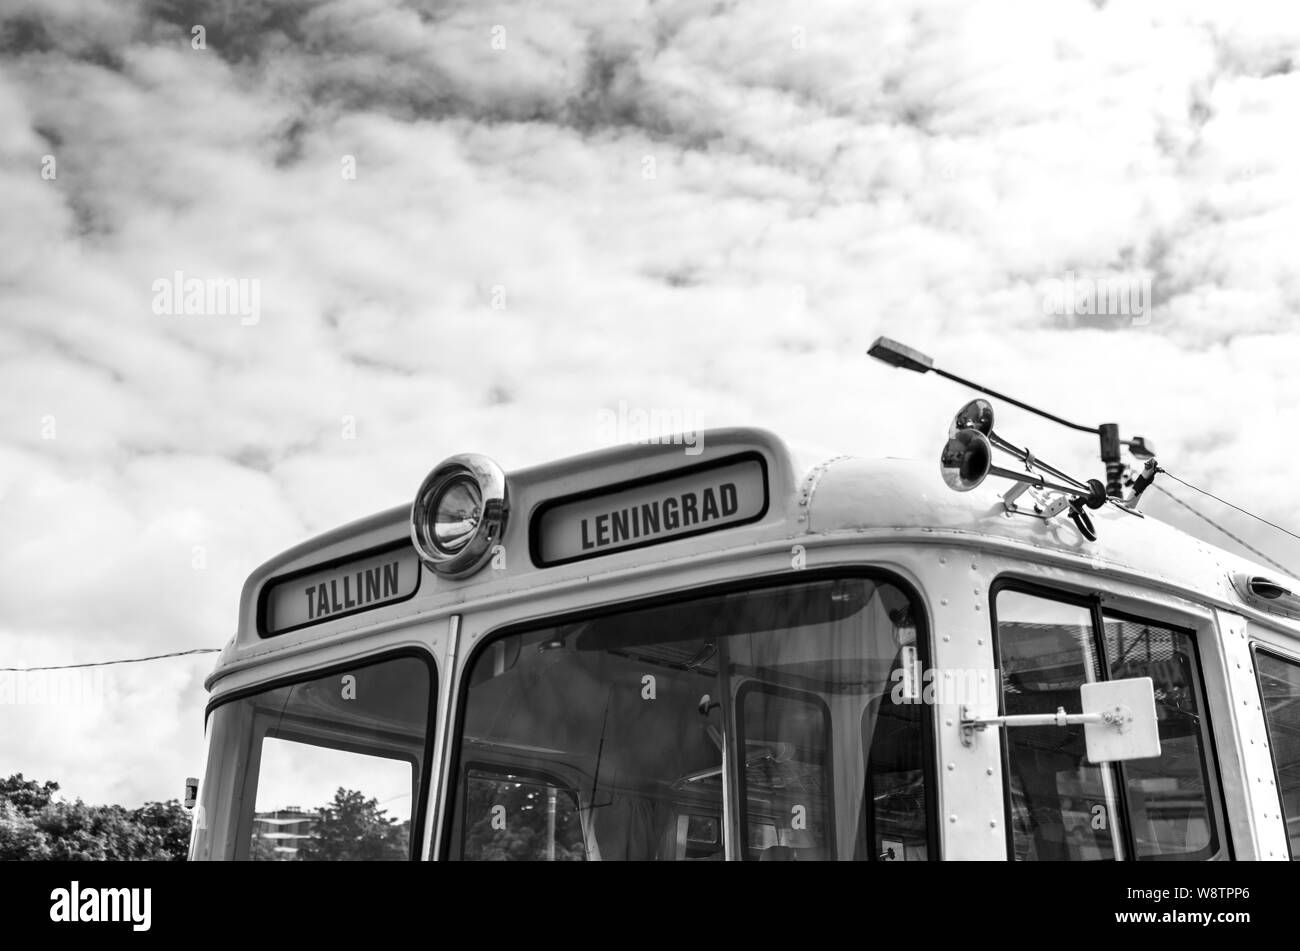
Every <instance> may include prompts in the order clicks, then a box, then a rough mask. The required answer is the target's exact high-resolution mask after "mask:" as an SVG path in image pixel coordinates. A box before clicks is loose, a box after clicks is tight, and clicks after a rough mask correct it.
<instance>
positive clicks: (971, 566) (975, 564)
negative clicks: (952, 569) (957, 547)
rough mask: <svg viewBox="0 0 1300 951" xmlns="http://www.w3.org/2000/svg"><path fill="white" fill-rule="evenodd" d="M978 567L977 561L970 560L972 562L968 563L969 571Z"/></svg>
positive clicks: (976, 569)
mask: <svg viewBox="0 0 1300 951" xmlns="http://www.w3.org/2000/svg"><path fill="white" fill-rule="evenodd" d="M979 567H980V566H979V562H977V561H972V562H971V563H970V570H971V571H978V570H979Z"/></svg>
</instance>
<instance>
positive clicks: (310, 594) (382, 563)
mask: <svg viewBox="0 0 1300 951" xmlns="http://www.w3.org/2000/svg"><path fill="white" fill-rule="evenodd" d="M419 586H420V561H419V559H418V558H417V557H416V554H415V549H414V548H412V547H411V546H410V545H402V546H401V547H395V548H389V549H388V550H387V551H383V552H377V553H374V554H371V555H366V556H363V557H361V558H357V559H354V560H352V561H347V562H343V563H342V564H338V565H334V566H332V567H329V568H325V569H321V570H318V571H311V572H307V573H303V574H300V575H297V576H295V577H292V578H286V579H285V580H283V581H278V582H273V583H272V584H271V586H270V587H268V588H267V589H266V592H265V593H264V594H263V599H264V600H263V603H264V609H263V614H262V619H263V633H264V636H270V635H272V634H283V633H284V632H285V631H291V630H293V629H295V628H299V627H303V626H305V625H308V624H319V623H321V622H323V621H328V620H330V619H332V618H336V617H342V616H343V615H346V614H355V613H356V612H358V611H367V610H370V609H371V608H377V607H380V606H381V605H384V604H392V603H394V602H396V601H403V600H405V599H406V598H409V597H410V596H411V595H413V594H415V591H416V589H417V588H418V587H419Z"/></svg>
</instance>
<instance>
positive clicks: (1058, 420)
mask: <svg viewBox="0 0 1300 951" xmlns="http://www.w3.org/2000/svg"><path fill="white" fill-rule="evenodd" d="M930 369H931V370H933V371H934V372H935V373H937V374H939V375H940V376H941V377H944V378H946V379H949V380H952V381H953V382H954V383H960V384H962V386H969V387H970V388H971V389H973V390H979V391H980V392H981V393H986V394H988V395H989V396H996V397H997V398H998V399H1000V400H1006V401H1007V402H1008V403H1010V404H1011V405H1012V406H1019V407H1020V408H1021V409H1024V410H1028V411H1029V412H1031V413H1036V414H1037V415H1039V416H1042V417H1043V418H1045V419H1050V420H1051V421H1052V422H1054V423H1060V424H1061V425H1062V426H1069V427H1070V428H1071V429H1077V430H1078V431H1079V432H1081V433H1092V434H1093V435H1099V434H1100V432H1101V431H1100V430H1099V429H1098V428H1097V427H1096V426H1080V425H1079V424H1078V423H1072V422H1070V421H1069V420H1068V419H1062V418H1061V417H1059V416H1053V415H1052V414H1051V413H1048V412H1046V411H1044V410H1041V409H1038V408H1037V407H1034V406H1030V405H1029V404H1028V403H1022V402H1020V400H1018V399H1014V398H1012V397H1010V396H1007V395H1006V394H1005V393H999V392H998V391H997V390H990V389H989V388H988V387H987V386H980V385H979V384H978V383H972V382H971V381H970V380H967V379H964V378H962V377H959V376H958V375H957V374H955V373H949V372H948V371H947V370H940V369H939V368H938V367H931V368H930Z"/></svg>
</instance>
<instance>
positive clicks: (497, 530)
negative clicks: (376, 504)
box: [411, 453, 509, 578]
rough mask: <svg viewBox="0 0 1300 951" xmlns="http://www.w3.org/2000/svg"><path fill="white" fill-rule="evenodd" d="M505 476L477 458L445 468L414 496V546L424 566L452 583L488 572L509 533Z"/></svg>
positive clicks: (454, 461) (438, 469) (446, 463)
mask: <svg viewBox="0 0 1300 951" xmlns="http://www.w3.org/2000/svg"><path fill="white" fill-rule="evenodd" d="M508 509H509V506H508V505H507V502H506V476H505V473H504V472H502V471H501V467H500V466H498V465H497V464H496V463H495V462H493V461H492V460H491V459H489V458H487V457H486V456H480V455H477V454H475V453H466V454H464V455H460V456H452V457H451V458H450V459H447V460H445V461H444V462H442V463H440V464H439V465H438V466H437V467H436V468H435V469H434V470H433V471H432V472H430V473H429V475H428V476H427V477H426V478H425V480H424V482H422V483H421V484H420V490H419V491H418V492H417V493H416V494H415V503H414V504H413V505H412V506H411V541H412V542H414V544H415V550H416V551H418V552H419V553H420V557H421V558H422V559H423V560H424V563H425V564H426V565H428V566H429V567H430V568H432V569H433V570H434V571H436V572H438V574H440V575H445V576H446V577H448V578H462V577H464V576H466V575H469V574H473V573H474V572H475V571H478V570H479V569H480V568H482V567H483V565H484V563H485V562H486V561H487V560H488V558H490V557H491V556H492V549H493V547H494V546H496V545H497V544H498V543H499V542H500V540H501V536H502V533H503V532H504V531H505V524H506V514H507V511H508Z"/></svg>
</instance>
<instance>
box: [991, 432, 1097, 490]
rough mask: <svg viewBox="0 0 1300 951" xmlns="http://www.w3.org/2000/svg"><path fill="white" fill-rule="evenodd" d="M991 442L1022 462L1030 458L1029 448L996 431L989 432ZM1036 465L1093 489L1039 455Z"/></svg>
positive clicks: (1081, 487) (1078, 484)
mask: <svg viewBox="0 0 1300 951" xmlns="http://www.w3.org/2000/svg"><path fill="white" fill-rule="evenodd" d="M989 442H990V443H992V444H993V446H995V447H996V448H998V449H1001V450H1002V451H1003V452H1006V453H1010V454H1011V455H1013V456H1017V457H1018V458H1019V459H1020V461H1021V462H1024V461H1026V460H1027V459H1028V458H1029V451H1028V450H1027V449H1021V448H1020V447H1018V446H1015V445H1013V444H1012V443H1009V442H1007V441H1006V440H1005V439H1003V438H1002V437H1001V436H999V435H997V434H996V433H989ZM1034 465H1036V466H1037V467H1038V468H1040V469H1042V470H1043V471H1044V472H1047V473H1050V474H1051V475H1054V476H1056V477H1057V478H1058V479H1064V480H1065V481H1066V482H1069V483H1072V484H1073V485H1077V486H1078V487H1079V488H1080V489H1084V490H1086V491H1088V492H1091V491H1092V490H1091V489H1089V488H1088V486H1087V485H1086V484H1085V483H1083V482H1080V481H1079V480H1078V479H1076V478H1075V477H1074V476H1072V475H1070V474H1068V473H1065V472H1062V471H1061V470H1060V469H1057V468H1055V467H1054V466H1049V465H1048V464H1047V463H1046V462H1044V461H1043V460H1042V459H1039V458H1038V457H1037V456H1035V457H1034Z"/></svg>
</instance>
